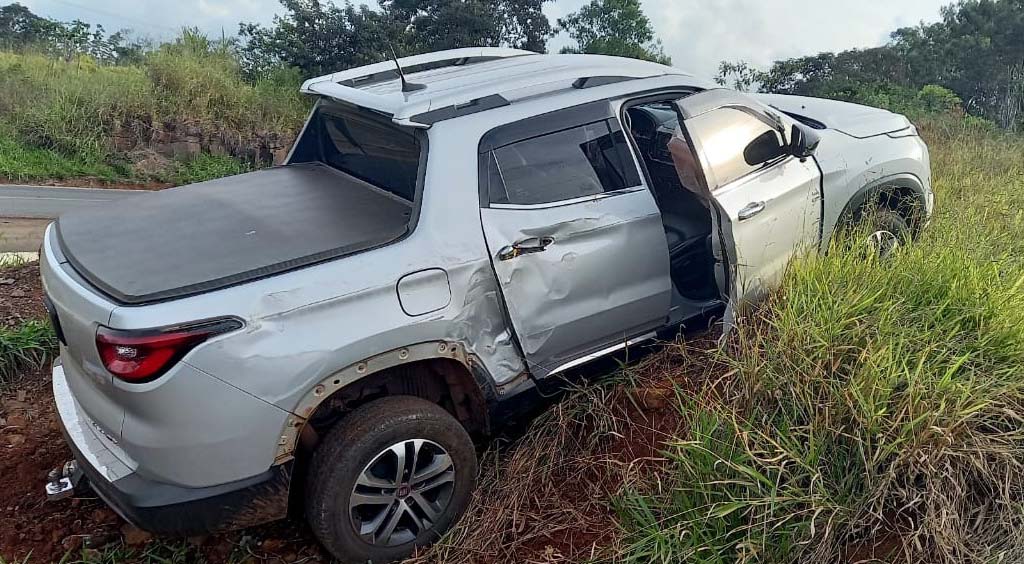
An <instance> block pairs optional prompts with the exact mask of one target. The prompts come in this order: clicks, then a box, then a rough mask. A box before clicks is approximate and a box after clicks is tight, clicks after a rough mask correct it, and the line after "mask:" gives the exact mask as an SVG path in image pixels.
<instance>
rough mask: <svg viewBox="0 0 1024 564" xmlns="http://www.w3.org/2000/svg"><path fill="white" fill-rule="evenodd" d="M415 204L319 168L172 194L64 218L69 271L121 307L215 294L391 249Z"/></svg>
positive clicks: (290, 169) (60, 232)
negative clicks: (381, 248)
mask: <svg viewBox="0 0 1024 564" xmlns="http://www.w3.org/2000/svg"><path fill="white" fill-rule="evenodd" d="M411 212H412V205H411V203H405V202H403V201H399V200H398V199H397V198H392V197H388V196H387V195H385V194H383V191H382V190H377V189H375V188H372V187H370V186H368V185H367V184H366V183H364V182H362V181H360V180H358V179H356V178H354V177H351V176H348V175H345V174H343V173H341V172H339V171H337V170H334V169H332V168H329V167H327V166H324V165H320V164H297V165H287V166H283V167H278V168H272V169H267V170H262V171H258V172H252V173H249V174H242V175H239V176H231V177H228V178H221V179H219V180H213V181H210V182H202V183H199V184H192V185H190V186H182V187H180V188H171V189H169V190H163V191H161V192H156V193H153V194H147V195H145V196H139V197H137V198H130V199H127V200H121V201H117V202H114V203H111V204H107V205H99V206H90V207H88V208H83V209H81V210H76V211H74V212H71V213H68V214H65V215H62V216H61V217H60V218H59V219H58V220H57V223H56V229H55V232H56V235H57V241H58V244H59V245H60V248H61V250H62V251H63V253H64V255H65V256H66V257H67V259H68V262H69V263H70V264H71V266H72V267H73V268H74V269H75V270H76V271H77V272H78V273H79V274H80V275H82V277H84V278H85V279H86V280H87V281H89V282H90V283H91V284H92V285H93V286H95V287H96V288H98V289H99V290H101V291H102V292H104V293H105V294H107V295H108V296H110V297H112V298H114V299H115V300H116V301H118V302H120V303H122V304H130V305H134V304H142V303H150V302H155V301H162V300H168V299H175V298H180V297H184V296H188V295H193V294H199V293H203V292H209V291H213V290H217V289H220V288H224V287H226V286H231V285H235V284H241V283H244V282H249V281H252V280H255V279H259V278H264V277H267V276H272V275H275V274H279V273H283V272H286V271H290V270H294V269H296V268H302V267H305V266H309V265H311V264H315V263H317V262H322V261H325V260H331V259H335V258H339V257H342V256H345V255H348V254H352V253H357V252H360V251H365V250H368V249H371V248H374V247H378V246H381V245H385V244H388V243H390V242H392V241H395V240H397V239H399V238H401V237H402V236H403V235H405V234H406V232H407V229H408V226H409V222H410V216H411Z"/></svg>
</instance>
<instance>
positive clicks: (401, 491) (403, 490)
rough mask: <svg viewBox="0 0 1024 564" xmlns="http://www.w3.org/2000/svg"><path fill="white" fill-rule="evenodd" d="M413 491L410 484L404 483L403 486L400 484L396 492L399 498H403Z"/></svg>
mask: <svg viewBox="0 0 1024 564" xmlns="http://www.w3.org/2000/svg"><path fill="white" fill-rule="evenodd" d="M411 493H412V488H411V487H410V486H409V484H402V485H401V486H398V491H397V492H395V495H396V496H398V499H403V498H406V497H409V494H411Z"/></svg>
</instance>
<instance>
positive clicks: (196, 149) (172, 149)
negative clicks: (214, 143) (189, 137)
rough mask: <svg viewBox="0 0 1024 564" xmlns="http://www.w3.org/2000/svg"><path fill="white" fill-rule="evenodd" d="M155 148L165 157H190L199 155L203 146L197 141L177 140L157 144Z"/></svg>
mask: <svg viewBox="0 0 1024 564" xmlns="http://www.w3.org/2000/svg"><path fill="white" fill-rule="evenodd" d="M153 150H154V151H156V152H157V153H160V154H161V155H163V156H165V157H172V158H175V159H190V158H194V157H195V156H196V155H198V154H199V153H200V152H201V151H202V150H203V148H202V146H201V145H200V144H199V143H198V142H196V141H175V142H173V143H165V144H163V145H155V146H154V147H153Z"/></svg>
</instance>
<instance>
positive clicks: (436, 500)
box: [349, 439, 455, 546]
mask: <svg viewBox="0 0 1024 564" xmlns="http://www.w3.org/2000/svg"><path fill="white" fill-rule="evenodd" d="M454 489H455V464H454V463H453V462H452V458H451V456H449V455H448V452H447V451H445V449H444V448H442V447H441V446H440V445H438V444H437V443H435V442H433V441H428V440H426V439H409V440H405V441H402V442H399V443H395V444H393V445H391V446H389V447H388V448H386V449H384V450H383V451H381V452H380V453H378V454H377V456H375V457H374V458H373V460H371V461H370V463H369V464H367V465H366V467H365V468H364V469H363V471H362V473H361V474H360V475H359V478H358V479H357V480H356V484H355V486H354V487H353V488H352V494H351V496H350V497H349V518H350V520H351V524H352V527H353V528H354V529H355V531H356V533H357V534H359V536H360V537H361V538H362V539H363V540H364V541H366V542H367V543H369V544H372V545H375V546H397V545H401V544H405V543H408V542H412V541H414V540H416V538H417V537H419V536H420V535H421V534H423V533H424V532H425V531H428V530H430V529H432V528H433V527H434V525H435V524H436V523H437V521H438V519H439V518H440V517H441V515H443V514H444V512H445V510H446V509H447V508H448V505H449V504H450V503H451V499H452V492H453V491H454Z"/></svg>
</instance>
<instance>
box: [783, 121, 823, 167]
mask: <svg viewBox="0 0 1024 564" xmlns="http://www.w3.org/2000/svg"><path fill="white" fill-rule="evenodd" d="M819 143H821V136H820V135H818V132H816V131H814V130H813V129H811V128H810V127H807V126H806V125H804V124H802V123H795V124H793V130H792V132H791V133H790V135H789V152H790V154H792V155H793V156H794V157H796V158H798V159H800V160H801V161H805V160H807V158H808V157H810V156H812V155H814V151H815V150H816V149H817V148H818V144H819Z"/></svg>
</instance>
